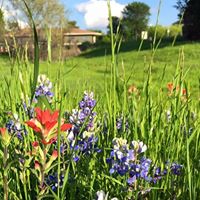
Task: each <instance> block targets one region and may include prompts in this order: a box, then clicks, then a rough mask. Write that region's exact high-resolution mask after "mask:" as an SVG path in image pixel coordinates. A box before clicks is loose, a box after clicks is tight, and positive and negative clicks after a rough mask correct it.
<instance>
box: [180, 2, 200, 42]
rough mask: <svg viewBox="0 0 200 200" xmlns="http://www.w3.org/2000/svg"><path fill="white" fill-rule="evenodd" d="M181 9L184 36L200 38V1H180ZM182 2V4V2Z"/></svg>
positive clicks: (186, 37)
mask: <svg viewBox="0 0 200 200" xmlns="http://www.w3.org/2000/svg"><path fill="white" fill-rule="evenodd" d="M178 3H179V5H180V6H179V7H177V8H179V10H180V12H183V13H182V14H183V36H184V38H185V39H188V40H200V12H199V10H200V1H199V0H182V1H178ZM181 3H182V4H181Z"/></svg>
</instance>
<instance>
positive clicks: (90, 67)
mask: <svg viewBox="0 0 200 200" xmlns="http://www.w3.org/2000/svg"><path fill="white" fill-rule="evenodd" d="M138 48H139V42H133V41H131V42H129V43H124V44H122V46H121V50H120V53H119V54H118V71H119V76H122V74H123V71H122V63H123V65H124V68H125V71H126V76H127V77H128V76H131V78H130V80H129V83H128V84H129V85H131V84H134V85H136V86H137V87H138V88H142V87H143V82H144V80H145V78H146V74H147V68H148V65H149V62H150V60H151V57H152V51H151V45H150V43H149V42H145V43H144V44H143V46H142V49H141V51H138ZM199 55H200V43H184V42H177V43H176V45H175V46H174V47H172V46H171V43H170V42H163V43H161V45H160V47H159V48H158V49H157V51H156V54H155V57H154V60H153V65H152V84H153V85H154V86H155V87H156V88H159V87H161V85H160V76H161V74H162V73H163V70H164V68H165V67H166V71H165V77H164V80H163V83H162V87H165V86H166V84H167V82H172V79H173V76H174V74H175V70H176V66H177V64H178V60H180V57H181V58H182V59H183V61H182V64H181V66H182V67H183V71H185V72H186V71H188V70H189V71H188V73H187V74H186V77H185V80H186V81H187V82H188V84H189V86H190V91H191V93H192V95H194V96H196V97H197V96H198V87H199V81H198V80H199V77H200V70H199V69H200V63H199ZM110 60H111V56H110V48H109V46H108V45H104V46H101V47H99V48H97V49H94V50H90V51H88V52H86V53H84V54H82V55H81V56H79V57H75V58H69V59H67V60H66V61H65V62H64V63H62V64H60V63H58V62H53V63H51V64H50V65H48V64H47V63H46V62H41V73H48V74H49V76H50V77H51V78H55V75H56V74H57V72H58V70H59V68H60V69H61V72H62V74H63V76H64V77H65V81H66V84H67V85H70V86H71V87H72V88H74V87H76V85H77V84H81V85H85V84H88V85H90V86H92V87H94V88H95V89H97V90H102V89H103V86H104V80H105V77H107V76H106V75H108V76H109V73H110ZM72 68H73V70H72V71H71V72H70V73H67V74H66V72H68V71H70V70H71V69H72ZM0 70H1V74H0V76H1V79H2V77H3V76H7V75H8V74H9V62H8V59H6V57H5V56H3V57H2V56H1V57H0Z"/></svg>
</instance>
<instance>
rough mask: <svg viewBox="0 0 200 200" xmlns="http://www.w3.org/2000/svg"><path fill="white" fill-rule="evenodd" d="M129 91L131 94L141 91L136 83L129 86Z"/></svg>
mask: <svg viewBox="0 0 200 200" xmlns="http://www.w3.org/2000/svg"><path fill="white" fill-rule="evenodd" d="M128 93H129V94H138V93H139V91H138V89H137V87H136V86H135V85H131V86H130V87H129V88H128Z"/></svg>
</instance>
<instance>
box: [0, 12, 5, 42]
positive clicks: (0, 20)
mask: <svg viewBox="0 0 200 200" xmlns="http://www.w3.org/2000/svg"><path fill="white" fill-rule="evenodd" d="M4 31H5V21H4V14H3V11H2V10H1V9H0V40H1V39H2V36H3V34H4Z"/></svg>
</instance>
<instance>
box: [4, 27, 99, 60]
mask: <svg viewBox="0 0 200 200" xmlns="http://www.w3.org/2000/svg"><path fill="white" fill-rule="evenodd" d="M100 36H102V33H99V32H94V31H88V30H82V29H79V28H71V29H69V30H66V29H63V30H60V29H52V55H55V54H58V48H59V50H61V51H62V56H63V57H68V56H73V55H78V54H80V52H81V51H80V48H81V45H82V44H83V43H84V42H89V43H91V44H95V43H96V41H97V37H100ZM38 38H39V47H40V57H41V58H42V59H46V57H47V39H46V35H45V30H43V29H38ZM5 41H6V42H7V46H6V43H0V53H5V52H7V51H8V49H7V48H9V51H11V52H14V51H15V50H16V48H17V49H24V50H26V51H27V55H28V57H30V58H33V52H34V44H33V35H32V30H31V29H30V28H24V29H20V30H18V31H17V32H14V33H7V34H5ZM55 57H56V55H55Z"/></svg>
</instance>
